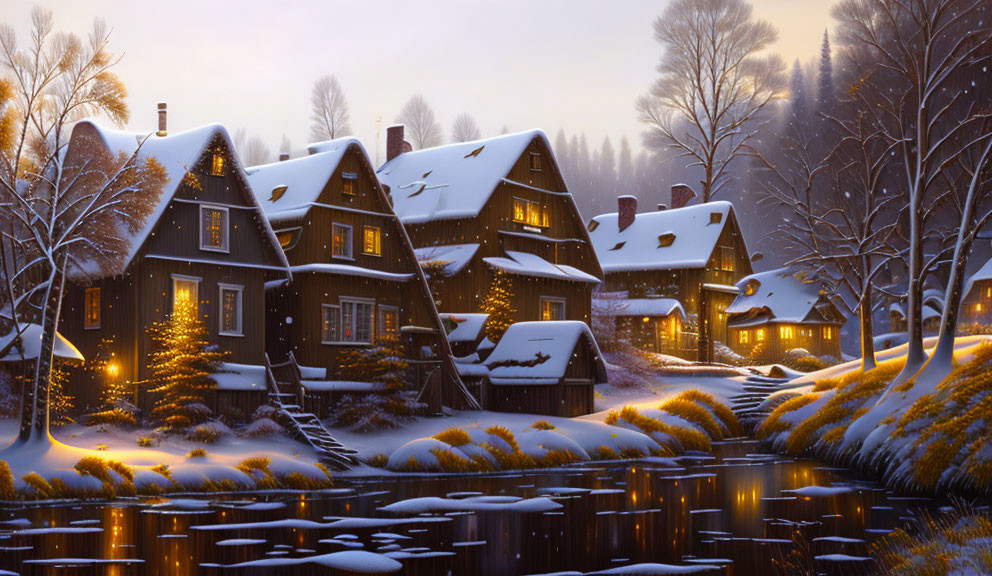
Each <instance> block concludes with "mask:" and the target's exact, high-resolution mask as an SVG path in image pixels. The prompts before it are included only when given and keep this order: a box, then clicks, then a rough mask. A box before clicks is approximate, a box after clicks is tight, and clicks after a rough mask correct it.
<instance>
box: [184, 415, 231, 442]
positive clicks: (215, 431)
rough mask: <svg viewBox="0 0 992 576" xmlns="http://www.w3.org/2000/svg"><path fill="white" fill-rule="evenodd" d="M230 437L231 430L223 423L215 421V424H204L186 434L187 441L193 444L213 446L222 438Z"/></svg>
mask: <svg viewBox="0 0 992 576" xmlns="http://www.w3.org/2000/svg"><path fill="white" fill-rule="evenodd" d="M230 435H231V429H230V428H228V427H227V426H225V425H224V423H223V422H220V421H218V420H214V421H213V422H204V423H203V424H200V425H198V426H196V427H194V428H193V429H192V430H190V431H189V432H187V433H186V439H187V440H189V441H191V442H200V443H201V444H213V443H214V442H217V441H218V440H220V439H221V438H223V437H225V436H230Z"/></svg>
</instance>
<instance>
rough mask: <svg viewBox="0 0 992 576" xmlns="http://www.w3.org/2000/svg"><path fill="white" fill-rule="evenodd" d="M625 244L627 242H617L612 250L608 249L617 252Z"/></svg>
mask: <svg viewBox="0 0 992 576" xmlns="http://www.w3.org/2000/svg"><path fill="white" fill-rule="evenodd" d="M626 243H627V242H617V245H616V246H614V247H613V248H610V250H619V249H621V248H623V245H624V244H626Z"/></svg>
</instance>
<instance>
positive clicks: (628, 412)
mask: <svg viewBox="0 0 992 576" xmlns="http://www.w3.org/2000/svg"><path fill="white" fill-rule="evenodd" d="M605 422H606V423H607V424H609V425H610V426H622V424H623V423H626V424H628V425H630V426H633V427H635V428H636V429H638V430H640V431H641V432H643V433H644V434H647V435H648V436H650V437H652V438H655V440H656V441H657V440H658V439H659V438H658V436H657V434H659V433H660V434H664V435H667V436H669V437H672V438H674V439H675V440H677V445H675V446H671V445H669V446H667V449H668V451H669V453H668V454H659V455H663V456H667V455H671V454H672V453H674V452H675V451H676V450H681V449H683V448H684V449H686V450H704V451H707V452H708V451H709V450H710V447H711V445H710V439H709V438H707V436H706V435H705V434H703V433H702V432H700V431H699V430H696V429H695V428H683V427H681V426H670V425H668V424H666V423H664V422H662V421H661V420H658V419H657V418H651V417H650V416H644V415H643V414H641V413H640V412H639V411H638V410H637V408H634V407H632V406H624V407H623V408H621V409H620V410H613V411H611V412H610V413H609V414H607V415H606V420H605ZM659 443H660V442H659ZM666 444H667V443H666ZM666 444H662V446H663V447H665V446H666Z"/></svg>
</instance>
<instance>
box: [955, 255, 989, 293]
mask: <svg viewBox="0 0 992 576" xmlns="http://www.w3.org/2000/svg"><path fill="white" fill-rule="evenodd" d="M982 280H992V258H990V259H989V260H988V261H987V262H985V264H982V267H981V268H979V269H978V270H977V271H976V272H975V273H974V274H972V275H971V276H969V277H968V282H967V283H966V284H965V287H964V296H962V297H961V300H962V301H963V300H965V299H967V298H968V296H970V295H971V289H972V288H974V287H975V282H980V281H982Z"/></svg>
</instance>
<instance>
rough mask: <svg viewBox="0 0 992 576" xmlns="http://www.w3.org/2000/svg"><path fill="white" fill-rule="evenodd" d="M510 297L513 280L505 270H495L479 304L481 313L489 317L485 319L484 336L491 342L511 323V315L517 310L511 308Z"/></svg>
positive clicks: (501, 334) (500, 335)
mask: <svg viewBox="0 0 992 576" xmlns="http://www.w3.org/2000/svg"><path fill="white" fill-rule="evenodd" d="M512 298H513V282H512V281H511V280H510V277H509V276H507V275H506V273H505V272H503V271H502V270H496V273H495V274H494V275H493V281H492V284H490V285H489V290H487V291H486V295H485V296H483V298H482V302H481V304H480V305H479V308H480V309H481V310H482V312H483V313H485V314H489V319H488V320H486V338H489V339H490V340H491V341H493V342H498V341H499V339H500V338H502V337H503V333H504V332H506V329H507V328H509V327H510V324H513V315H514V314H516V312H517V311H516V309H514V308H513V303H512Z"/></svg>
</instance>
